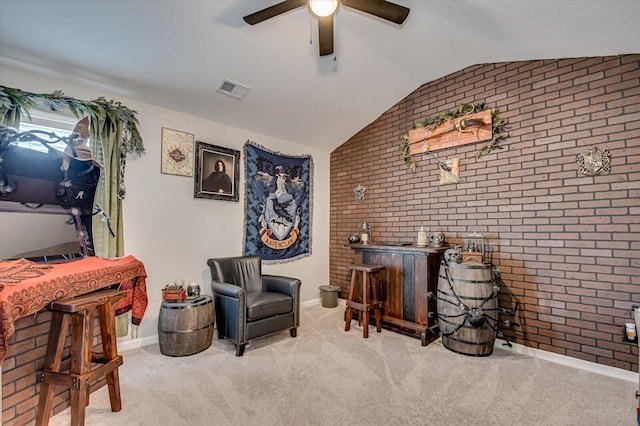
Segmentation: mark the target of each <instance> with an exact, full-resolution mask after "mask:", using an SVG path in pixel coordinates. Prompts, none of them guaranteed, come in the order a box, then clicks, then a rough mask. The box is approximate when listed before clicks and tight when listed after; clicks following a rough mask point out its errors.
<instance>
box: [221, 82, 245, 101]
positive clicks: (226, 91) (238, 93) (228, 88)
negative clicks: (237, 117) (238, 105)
mask: <svg viewBox="0 0 640 426" xmlns="http://www.w3.org/2000/svg"><path fill="white" fill-rule="evenodd" d="M216 92H218V93H222V94H223V95H228V96H231V97H232V98H236V99H240V100H242V99H243V98H244V97H245V95H246V94H247V93H249V88H248V87H247V86H243V85H242V84H239V83H236V82H234V81H231V80H225V79H223V80H222V81H221V82H220V84H219V85H218V88H217V89H216Z"/></svg>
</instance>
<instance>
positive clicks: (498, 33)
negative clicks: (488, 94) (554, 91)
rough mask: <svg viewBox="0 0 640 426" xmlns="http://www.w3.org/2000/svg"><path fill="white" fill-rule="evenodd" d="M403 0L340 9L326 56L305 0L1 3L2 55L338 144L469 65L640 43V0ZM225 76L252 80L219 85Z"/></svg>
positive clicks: (226, 118)
mask: <svg viewBox="0 0 640 426" xmlns="http://www.w3.org/2000/svg"><path fill="white" fill-rule="evenodd" d="M394 2H395V3H397V4H401V5H403V6H406V7H408V8H410V9H411V12H410V14H409V17H408V18H407V20H406V21H405V22H404V24H403V25H402V26H398V25H395V24H392V23H389V22H387V21H384V20H382V19H379V18H376V17H373V16H371V15H367V14H364V13H362V12H359V11H356V10H354V9H350V8H348V7H345V6H341V7H339V8H338V10H337V12H336V15H335V55H332V56H327V57H319V55H318V46H317V21H316V18H314V17H313V15H311V13H310V12H309V10H308V8H306V7H301V8H298V9H296V10H293V11H290V12H287V13H285V14H283V15H280V16H277V17H274V18H271V19H269V20H267V21H264V22H261V23H259V24H257V25H254V26H250V25H248V24H246V23H245V22H244V21H243V20H242V17H243V16H245V15H248V14H250V13H252V12H255V11H257V10H260V9H262V8H265V7H267V6H270V5H273V4H275V3H278V1H277V0H275V1H274V0H251V1H246V0H245V1H237V0H233V1H232V0H217V1H205V0H202V1H196V0H182V1H178V0H175V1H170V0H164V1H155V0H129V1H123V0H122V1H121V0H111V1H109V0H100V1H97V0H94V1H75V0H1V1H0V61H1V63H2V64H4V65H7V66H11V67H16V68H19V69H27V70H31V71H35V72H38V73H44V74H46V75H50V76H53V77H60V76H63V77H64V78H65V79H66V80H70V81H73V82H79V83H83V84H88V85H90V86H93V87H96V88H100V89H102V90H105V91H109V92H111V93H115V94H116V95H117V96H122V97H127V98H133V99H136V100H139V101H143V102H146V103H150V104H154V105H158V106H163V107H167V108H170V109H174V110H177V111H182V112H185V113H188V114H192V115H195V116H200V117H204V118H207V119H210V120H214V121H218V122H221V123H225V124H228V125H231V126H236V127H241V128H247V129H251V130H252V131H256V132H259V133H262V134H265V135H268V136H271V137H275V138H279V139H284V140H288V141H291V142H295V143H299V144H303V145H306V146H313V147H316V148H318V149H321V150H327V151H331V150H333V149H334V148H335V147H337V146H339V145H341V144H342V143H343V142H344V141H346V140H347V139H348V138H349V137H351V136H352V135H354V134H355V133H356V132H358V131H359V130H360V129H362V128H363V127H365V126H366V125H367V124H369V123H370V122H372V121H373V120H375V119H376V118H377V117H378V116H380V114H382V113H384V112H385V111H386V110H388V109H389V108H390V107H392V106H393V105H395V104H396V103H397V102H398V101H400V100H401V99H403V98H404V97H406V96H407V95H408V94H409V93H411V92H413V91H414V90H415V89H417V88H418V87H419V86H421V85H422V84H424V83H427V82H429V81H432V80H435V79H437V78H440V77H442V76H445V75H447V74H450V73H452V72H455V71H458V70H460V69H462V68H465V67H467V66H469V65H474V64H478V63H489V62H502V61H515V60H530V59H556V58H566V57H583V56H603V55H617V54H627V53H640V25H639V24H638V19H639V18H640V1H638V0H582V1H578V0H517V1H514V0H428V1H427V0H394ZM223 79H228V80H231V81H233V82H235V83H239V84H241V85H245V86H248V87H249V88H250V90H249V92H248V94H247V95H246V96H245V97H244V99H243V100H237V99H234V98H232V97H230V96H226V95H223V94H220V93H216V89H217V88H218V86H219V84H220V82H221V81H222V80H223ZM0 83H2V76H1V75H0ZM3 84H4V83H3ZM51 89H52V91H53V90H55V89H56V88H53V87H52V88H51ZM68 95H70V96H73V94H71V93H69V94H68ZM469 101H472V100H469ZM184 130H188V129H184Z"/></svg>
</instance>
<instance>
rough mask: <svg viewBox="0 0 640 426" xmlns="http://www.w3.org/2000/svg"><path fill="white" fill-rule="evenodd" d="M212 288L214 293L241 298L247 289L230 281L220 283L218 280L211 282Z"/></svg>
mask: <svg viewBox="0 0 640 426" xmlns="http://www.w3.org/2000/svg"><path fill="white" fill-rule="evenodd" d="M211 289H212V290H213V291H214V293H216V294H219V295H220V296H227V297H232V298H234V299H240V298H241V297H242V295H243V294H245V291H244V289H243V288H242V287H238V286H237V285H233V284H229V283H219V282H216V281H213V282H211Z"/></svg>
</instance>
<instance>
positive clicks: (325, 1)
mask: <svg viewBox="0 0 640 426" xmlns="http://www.w3.org/2000/svg"><path fill="white" fill-rule="evenodd" d="M337 8H338V0H309V9H311V11H312V12H313V14H314V15H316V16H319V17H321V18H324V17H326V16H329V15H331V14H332V13H333V12H335V11H336V9H337Z"/></svg>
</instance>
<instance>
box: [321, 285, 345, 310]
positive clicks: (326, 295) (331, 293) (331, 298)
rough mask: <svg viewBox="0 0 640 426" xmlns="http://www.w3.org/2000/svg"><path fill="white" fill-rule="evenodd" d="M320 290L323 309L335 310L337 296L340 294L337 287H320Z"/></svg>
mask: <svg viewBox="0 0 640 426" xmlns="http://www.w3.org/2000/svg"><path fill="white" fill-rule="evenodd" d="M319 289H320V302H321V303H322V307H323V308H335V307H336V306H338V295H339V294H340V287H338V286H337V285H321V286H320V287H319Z"/></svg>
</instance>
